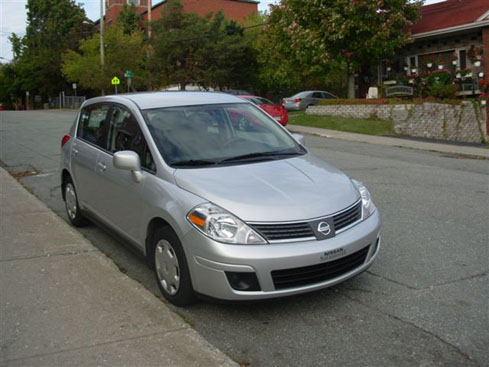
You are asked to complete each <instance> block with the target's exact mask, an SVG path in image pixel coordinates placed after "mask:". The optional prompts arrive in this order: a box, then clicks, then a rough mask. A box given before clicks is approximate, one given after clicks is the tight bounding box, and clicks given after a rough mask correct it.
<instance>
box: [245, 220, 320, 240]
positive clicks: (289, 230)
mask: <svg viewBox="0 0 489 367" xmlns="http://www.w3.org/2000/svg"><path fill="white" fill-rule="evenodd" d="M252 227H253V228H254V229H256V230H257V231H258V232H259V233H260V234H261V235H262V236H264V237H265V238H266V239H267V240H269V241H282V240H292V239H299V238H310V237H312V238H316V236H315V235H314V232H313V230H312V228H311V226H310V225H309V223H307V222H302V223H287V224H280V223H276V224H252Z"/></svg>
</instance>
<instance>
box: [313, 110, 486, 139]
mask: <svg viewBox="0 0 489 367" xmlns="http://www.w3.org/2000/svg"><path fill="white" fill-rule="evenodd" d="M306 113H307V114H310V115H330V116H342V117H355V118H378V119H381V120H392V121H394V130H395V131H396V133H398V134H401V135H410V136H419V137H425V138H433V139H443V140H453V141H465V142H471V143H480V142H485V141H487V133H486V126H485V125H486V119H487V117H486V109H485V108H484V107H482V106H479V105H478V104H475V105H474V104H473V103H472V102H463V103H462V104H461V105H458V106H454V105H448V104H440V103H423V104H419V105H417V104H405V105H366V104H365V105H327V106H311V107H309V108H308V109H307V111H306Z"/></svg>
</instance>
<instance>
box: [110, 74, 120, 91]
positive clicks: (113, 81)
mask: <svg viewBox="0 0 489 367" xmlns="http://www.w3.org/2000/svg"><path fill="white" fill-rule="evenodd" d="M119 84H121V81H120V80H119V78H118V77H116V76H114V77H113V78H112V85H113V86H114V87H115V94H117V86H118V85H119Z"/></svg>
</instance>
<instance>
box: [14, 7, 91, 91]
mask: <svg viewBox="0 0 489 367" xmlns="http://www.w3.org/2000/svg"><path fill="white" fill-rule="evenodd" d="M26 8H27V28H26V35H25V36H24V37H23V39H22V42H21V44H22V45H23V48H19V42H18V39H16V40H15V43H14V44H13V46H14V50H13V51H14V54H16V53H17V54H19V50H20V51H21V52H20V55H19V57H18V60H16V62H17V63H18V65H17V67H18V72H19V75H18V76H19V78H20V79H21V85H22V89H24V90H29V91H30V92H31V94H40V95H42V96H44V97H47V96H50V95H57V94H58V93H59V92H60V91H61V90H64V89H65V87H66V82H65V80H64V78H63V76H62V74H61V67H60V65H61V54H62V52H64V51H65V50H67V49H76V47H77V46H78V41H79V39H80V38H81V37H82V36H83V35H87V34H89V33H91V28H92V25H91V24H90V22H89V21H88V20H87V18H86V16H85V11H84V10H83V9H82V8H81V6H79V5H77V4H76V3H75V1H73V0H28V1H27V5H26Z"/></svg>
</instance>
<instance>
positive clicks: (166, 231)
mask: <svg viewBox="0 0 489 367" xmlns="http://www.w3.org/2000/svg"><path fill="white" fill-rule="evenodd" d="M153 265H154V271H155V275H156V281H157V282H158V287H159V288H160V291H161V293H162V294H163V296H164V297H165V298H166V299H167V300H168V301H169V302H171V303H173V304H174V305H177V306H187V305H190V304H192V303H194V302H195V301H196V297H195V293H194V290H193V288H192V281H191V278H190V273H189V270H188V265H187V260H186V258H185V253H184V251H183V248H182V244H181V243H180V240H179V239H178V237H177V235H176V234H175V232H173V230H172V229H171V228H169V227H163V228H159V229H157V230H156V233H155V235H154V239H153Z"/></svg>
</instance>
